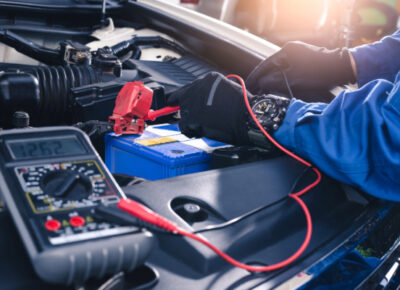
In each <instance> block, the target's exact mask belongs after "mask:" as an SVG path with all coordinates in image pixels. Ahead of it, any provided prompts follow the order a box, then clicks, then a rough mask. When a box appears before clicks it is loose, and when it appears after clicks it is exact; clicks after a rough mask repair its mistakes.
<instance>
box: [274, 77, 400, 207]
mask: <svg viewBox="0 0 400 290" xmlns="http://www.w3.org/2000/svg"><path fill="white" fill-rule="evenodd" d="M396 90H397V91H396ZM388 92H391V93H390V94H389V95H388ZM360 96H363V97H362V98H360ZM398 124H400V90H399V88H398V87H397V89H396V87H394V85H393V84H392V83H390V82H387V81H375V82H371V83H369V84H368V85H366V86H364V87H363V88H362V89H360V90H357V91H354V92H343V93H341V94H340V95H339V96H338V97H336V98H335V99H334V100H333V101H332V102H331V103H330V104H323V103H304V102H302V101H299V100H292V102H291V104H290V105H289V107H288V111H287V115H286V118H285V120H284V122H283V124H282V125H281V127H280V128H279V129H278V130H277V131H276V132H275V134H274V136H275V138H276V139H277V141H278V142H280V143H281V144H282V145H284V146H286V147H288V148H289V149H291V150H292V151H294V152H295V153H297V154H299V155H300V156H302V157H304V158H306V159H308V160H309V161H311V162H312V163H313V164H315V165H316V166H317V167H319V168H320V169H321V170H322V171H324V172H325V173H326V174H328V175H330V176H331V177H333V178H335V179H337V180H339V181H342V182H344V183H347V184H350V185H354V186H357V187H359V188H361V189H363V190H364V191H366V192H368V193H370V194H372V195H375V196H378V197H380V198H384V199H390V200H397V201H400V183H399V182H398V177H396V176H400V166H399V163H400V152H399V151H398V148H400V126H399V125H398Z"/></svg>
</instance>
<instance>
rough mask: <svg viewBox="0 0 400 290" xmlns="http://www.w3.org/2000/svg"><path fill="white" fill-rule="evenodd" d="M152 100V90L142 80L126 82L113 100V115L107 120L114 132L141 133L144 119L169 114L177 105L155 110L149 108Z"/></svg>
mask: <svg viewBox="0 0 400 290" xmlns="http://www.w3.org/2000/svg"><path fill="white" fill-rule="evenodd" d="M152 102H153V91H152V90H151V89H149V88H147V87H146V86H145V85H144V83H142V82H137V81H135V82H129V83H126V84H125V85H124V86H123V87H122V89H121V91H120V92H119V94H118V96H117V99H116V100H115V108H114V111H113V115H112V116H111V117H110V118H109V121H110V122H112V123H114V132H115V133H116V134H131V135H137V134H142V133H143V130H144V126H145V123H144V121H145V120H151V121H154V120H155V119H156V118H158V117H160V116H164V115H168V114H171V113H173V112H176V111H178V110H179V107H165V108H162V109H160V110H157V111H152V110H150V108H151V103H152Z"/></svg>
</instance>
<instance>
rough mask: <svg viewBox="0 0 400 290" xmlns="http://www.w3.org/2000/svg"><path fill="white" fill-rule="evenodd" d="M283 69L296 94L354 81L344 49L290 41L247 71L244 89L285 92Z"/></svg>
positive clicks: (325, 89) (260, 91)
mask: <svg viewBox="0 0 400 290" xmlns="http://www.w3.org/2000/svg"><path fill="white" fill-rule="evenodd" d="M282 71H283V72H284V73H285V74H286V76H287V80H288V82H289V85H290V87H291V89H292V90H293V92H294V94H295V96H296V92H297V93H301V92H302V91H308V92H312V91H328V90H330V89H331V88H333V87H335V86H340V85H345V84H348V83H354V82H355V81H356V78H355V73H354V72H353V68H352V64H351V59H350V52H349V51H348V50H347V49H345V48H341V49H334V50H329V49H326V48H323V47H317V46H314V45H310V44H306V43H303V42H289V43H287V44H286V45H285V46H284V47H283V48H282V49H281V50H280V51H278V52H277V53H275V54H273V55H272V56H271V57H269V58H267V59H265V60H264V61H263V62H261V63H260V64H259V65H258V66H257V67H256V68H255V69H254V70H253V71H252V72H251V73H250V75H249V77H248V78H247V80H246V85H247V89H248V90H249V91H251V92H252V93H253V94H263V93H287V92H288V89H287V86H286V84H285V79H284V76H283V74H282Z"/></svg>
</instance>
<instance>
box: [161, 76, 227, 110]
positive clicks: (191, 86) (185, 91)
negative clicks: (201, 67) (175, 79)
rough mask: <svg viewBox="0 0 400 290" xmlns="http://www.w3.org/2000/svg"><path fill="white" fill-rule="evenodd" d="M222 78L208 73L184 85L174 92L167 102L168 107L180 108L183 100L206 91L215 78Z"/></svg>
mask: <svg viewBox="0 0 400 290" xmlns="http://www.w3.org/2000/svg"><path fill="white" fill-rule="evenodd" d="M223 77H224V76H223V75H222V74H220V73H218V72H209V73H207V74H206V75H204V76H202V77H201V78H198V79H196V80H194V81H192V82H191V83H188V84H186V85H184V86H183V87H181V88H179V89H178V90H176V91H175V92H173V93H172V94H171V95H170V96H169V97H168V100H167V105H168V106H181V105H182V103H183V102H184V99H186V98H188V97H190V96H191V95H193V94H195V95H199V94H198V93H199V92H200V91H205V92H206V91H207V90H209V88H210V87H211V85H212V84H213V82H214V81H215V80H216V79H217V78H223Z"/></svg>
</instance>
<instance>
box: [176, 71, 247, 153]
mask: <svg viewBox="0 0 400 290" xmlns="http://www.w3.org/2000/svg"><path fill="white" fill-rule="evenodd" d="M248 97H249V98H250V99H251V98H253V96H252V95H251V94H249V95H248ZM168 105H169V106H180V111H181V120H180V122H179V128H180V130H181V132H182V133H183V134H185V135H186V136H188V137H207V138H210V139H213V140H218V141H221V142H225V143H230V144H235V145H247V144H249V137H248V114H247V109H246V105H245V102H244V98H243V92H242V88H241V86H240V85H238V84H237V83H235V82H233V81H230V80H228V79H227V78H226V77H225V76H223V75H222V74H219V73H216V72H211V73H209V74H207V75H205V76H204V77H202V78H200V79H197V80H195V81H193V82H192V83H189V84H187V85H185V86H184V87H182V88H180V89H178V90H177V91H175V92H174V93H173V94H171V96H170V97H169V98H168Z"/></svg>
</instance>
